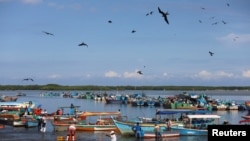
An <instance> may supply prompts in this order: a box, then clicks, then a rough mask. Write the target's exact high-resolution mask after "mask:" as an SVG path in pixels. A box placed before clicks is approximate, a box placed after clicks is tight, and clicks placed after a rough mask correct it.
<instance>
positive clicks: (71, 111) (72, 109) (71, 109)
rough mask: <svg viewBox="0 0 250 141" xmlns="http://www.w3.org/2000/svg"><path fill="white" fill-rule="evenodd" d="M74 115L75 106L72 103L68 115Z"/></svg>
mask: <svg viewBox="0 0 250 141" xmlns="http://www.w3.org/2000/svg"><path fill="white" fill-rule="evenodd" d="M74 114H75V106H74V104H73V103H71V104H70V115H74Z"/></svg>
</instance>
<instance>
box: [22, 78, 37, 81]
mask: <svg viewBox="0 0 250 141" xmlns="http://www.w3.org/2000/svg"><path fill="white" fill-rule="evenodd" d="M29 80H30V81H34V79H32V78H24V79H23V81H29Z"/></svg>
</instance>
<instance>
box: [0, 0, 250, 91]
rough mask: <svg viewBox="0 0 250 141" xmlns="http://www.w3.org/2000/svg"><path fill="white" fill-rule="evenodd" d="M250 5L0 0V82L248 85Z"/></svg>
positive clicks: (184, 0) (204, 0)
mask: <svg viewBox="0 0 250 141" xmlns="http://www.w3.org/2000/svg"><path fill="white" fill-rule="evenodd" d="M158 7H160V9H161V10H162V11H164V12H168V13H169V15H168V16H167V18H168V21H169V24H167V23H166V22H165V21H164V18H163V17H162V15H161V14H160V13H159V12H158ZM249 7H250V1H249V0H178V1H177V0H123V1H122V0H0V19H1V20H0V40H1V41H0V85H31V84H32V85H33V84H38V85H44V84H59V85H189V86H191V85H200V86H249V85H250V8H249ZM151 11H153V12H152V14H149V15H148V16H147V13H150V12H151ZM109 20H111V21H112V23H109V22H108V21H109ZM132 30H135V31H136V32H134V33H132ZM45 32H49V33H52V34H53V35H50V34H46V33H45ZM82 42H84V43H86V44H87V45H88V46H78V45H79V44H80V43H82ZM209 51H211V52H213V53H214V54H213V56H211V55H210V54H209ZM138 70H140V71H142V73H143V74H138V73H137V71H138ZM25 78H32V79H33V80H34V81H31V80H23V79H25Z"/></svg>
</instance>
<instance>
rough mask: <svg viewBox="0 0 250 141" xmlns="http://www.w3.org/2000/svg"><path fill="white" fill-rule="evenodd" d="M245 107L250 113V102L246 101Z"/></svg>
mask: <svg viewBox="0 0 250 141" xmlns="http://www.w3.org/2000/svg"><path fill="white" fill-rule="evenodd" d="M245 106H246V109H247V110H248V112H250V101H245Z"/></svg>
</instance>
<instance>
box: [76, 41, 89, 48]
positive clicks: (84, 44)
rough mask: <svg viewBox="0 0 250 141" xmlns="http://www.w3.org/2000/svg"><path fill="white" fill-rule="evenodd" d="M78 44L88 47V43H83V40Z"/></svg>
mask: <svg viewBox="0 0 250 141" xmlns="http://www.w3.org/2000/svg"><path fill="white" fill-rule="evenodd" d="M78 46H87V47H88V45H87V44H86V43H84V42H82V43H80V44H78Z"/></svg>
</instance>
